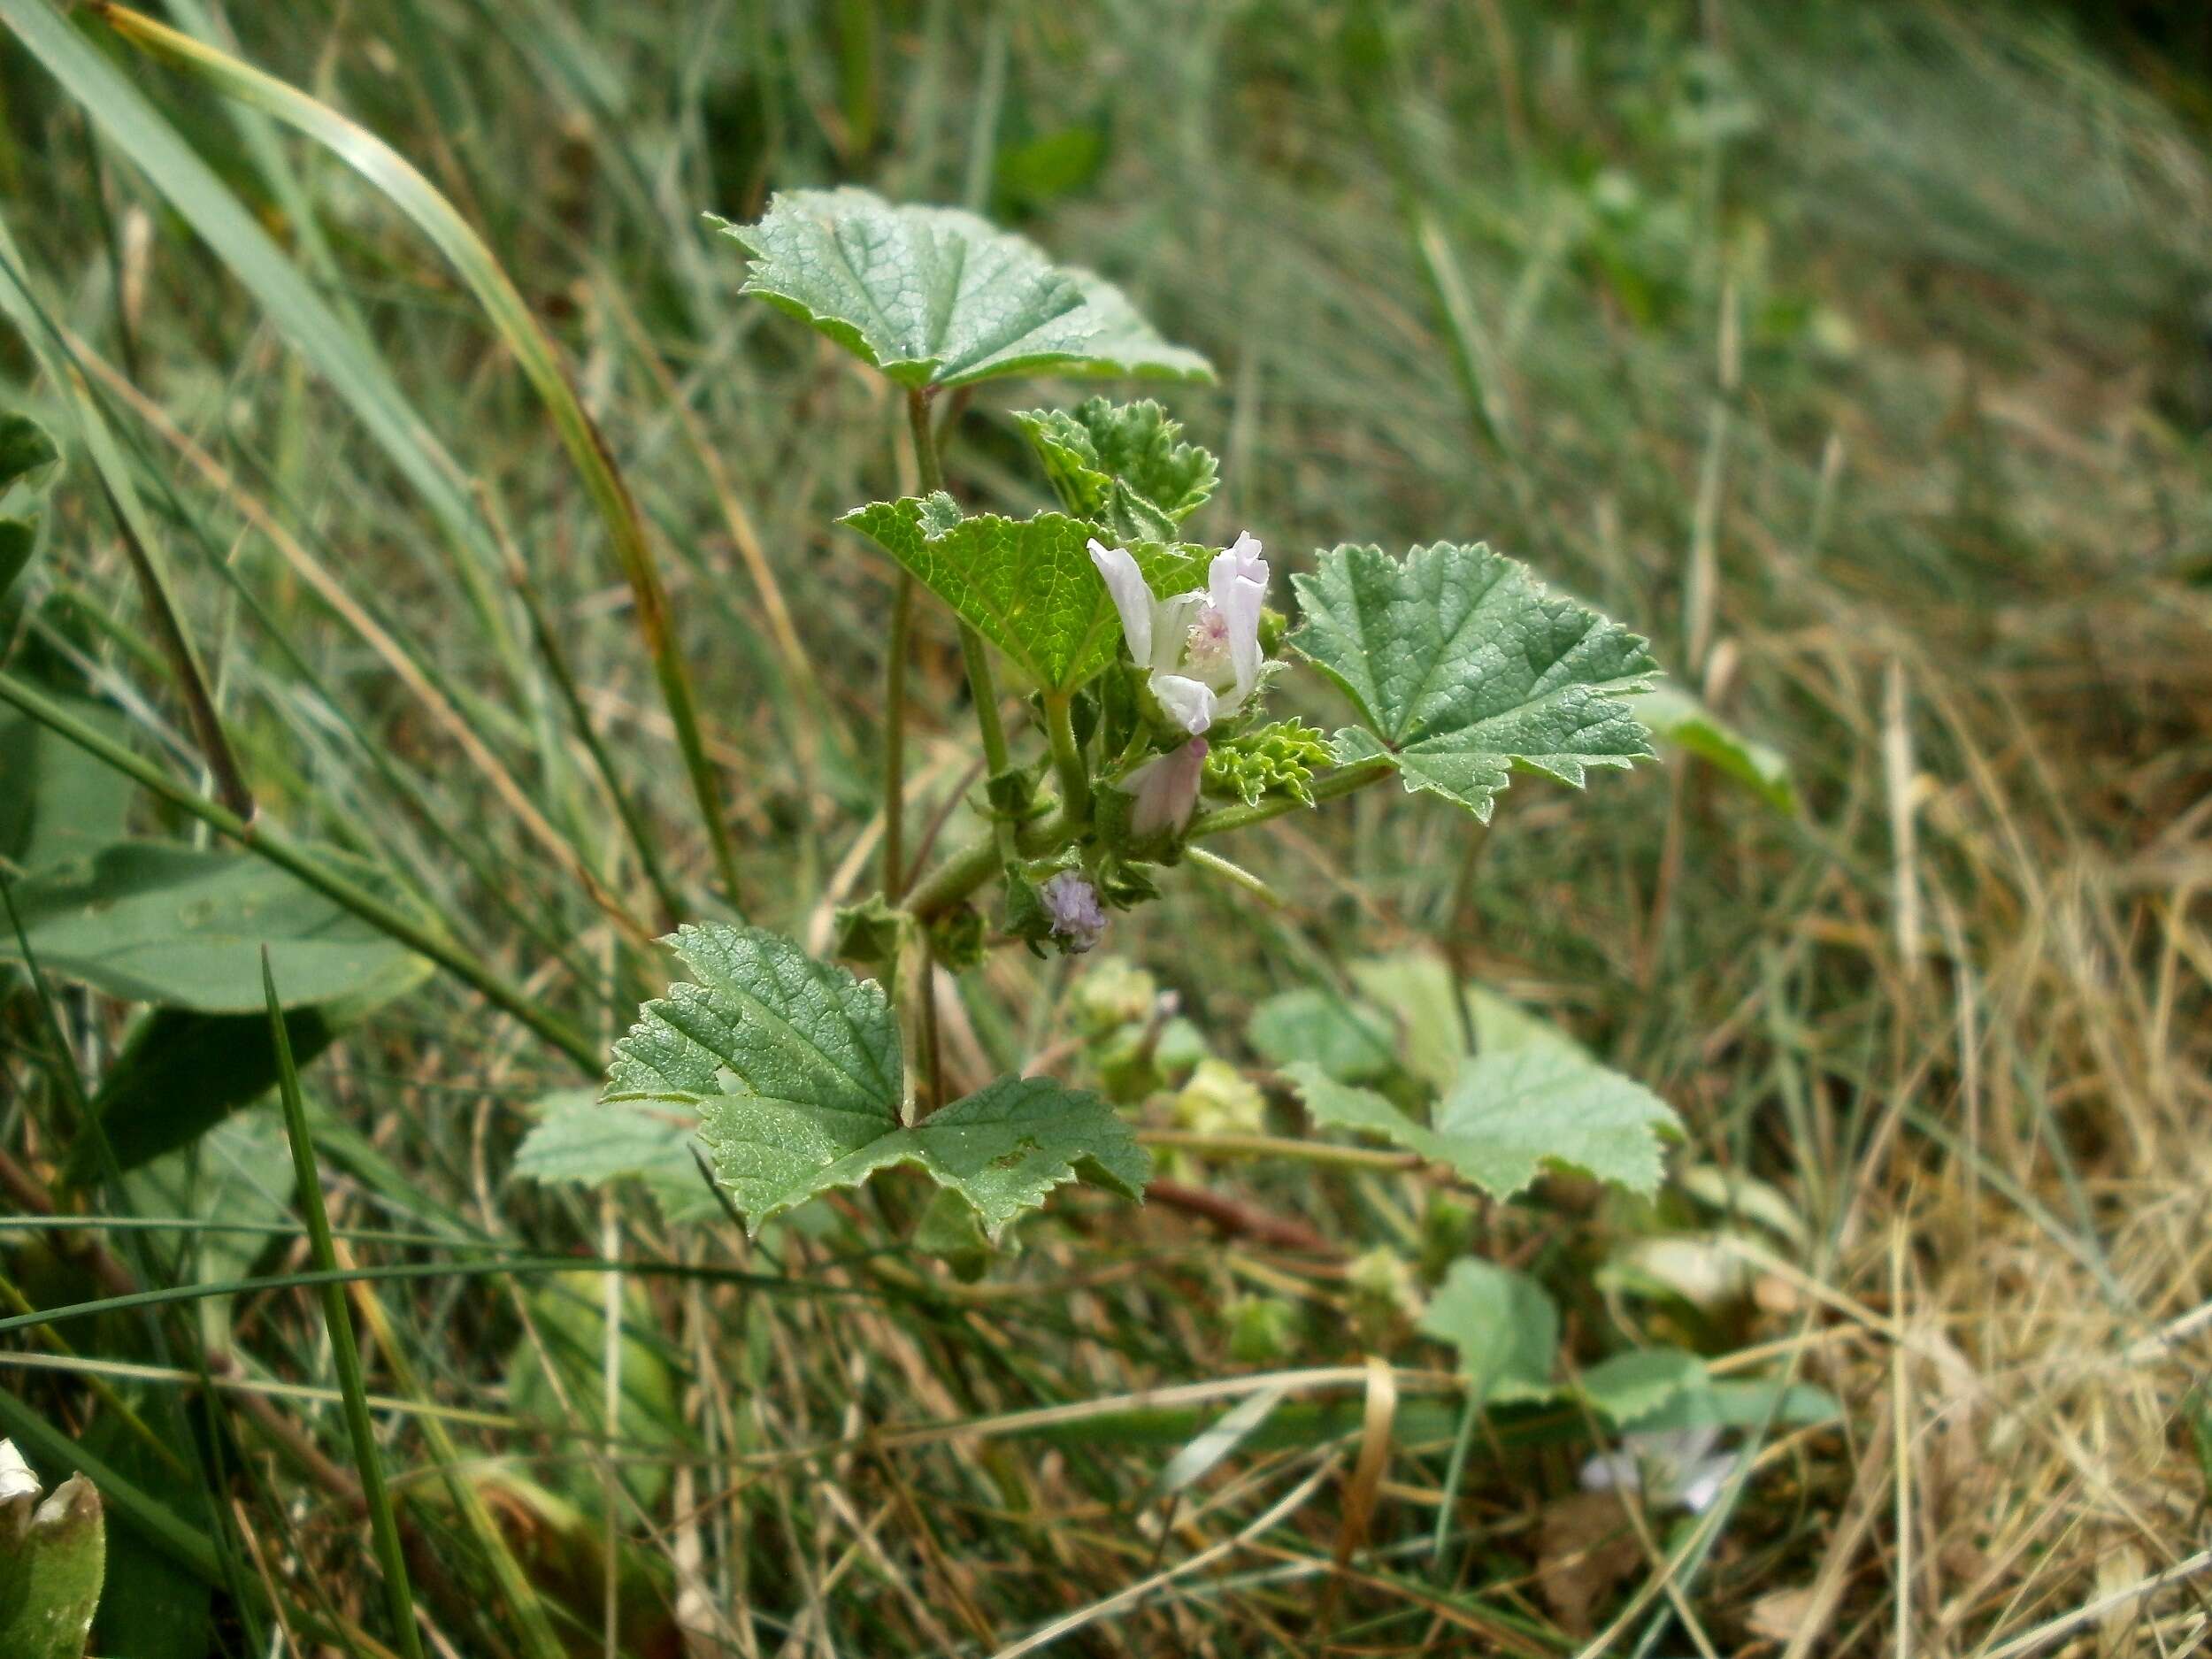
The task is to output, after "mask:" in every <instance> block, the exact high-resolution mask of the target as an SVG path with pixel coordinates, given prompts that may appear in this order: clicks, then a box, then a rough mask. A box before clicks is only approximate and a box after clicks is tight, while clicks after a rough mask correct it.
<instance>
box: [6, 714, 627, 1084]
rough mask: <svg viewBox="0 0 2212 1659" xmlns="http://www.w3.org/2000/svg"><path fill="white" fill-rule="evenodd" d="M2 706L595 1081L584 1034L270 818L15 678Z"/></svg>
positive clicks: (592, 1050) (593, 1058)
mask: <svg viewBox="0 0 2212 1659" xmlns="http://www.w3.org/2000/svg"><path fill="white" fill-rule="evenodd" d="M0 702H4V703H13V704H14V705H15V706H16V707H17V708H19V709H20V710H23V712H24V713H26V714H27V715H29V716H30V717H31V718H33V719H34V720H36V721H37V722H38V723H39V724H40V725H41V726H45V727H47V728H48V729H49V730H50V731H52V732H55V733H58V734H59V735H60V736H62V737H65V738H66V739H68V740H69V741H71V742H72V743H74V744H75V745H76V746H77V747H78V748H79V749H83V750H85V751H86V752H87V753H88V754H90V755H92V756H94V757H96V758H98V759H100V760H102V761H104V762H105V763H106V764H109V765H111V766H112V767H114V768H115V770H116V771H118V772H122V773H123V774H125V775H126V776H127V777H129V778H133V779H135V780H137V781H138V782H139V783H140V784H142V785H143V786H144V787H146V788H149V789H150V790H152V791H153V792H154V793H155V794H156V795H159V796H160V797H161V798H162V799H163V800H165V801H166V802H168V803H170V804H171V805H172V806H174V807H176V808H178V809H179V810H181V811H184V812H187V813H189V814H190V815H191V816H192V817H194V818H197V819H199V820H200V822H201V823H203V824H204V825H206V826H208V827H209V828H210V829H211V830H213V831H214V832H215V833H217V834H219V835H223V836H227V837H228V838H229V839H230V840H232V841H236V842H238V843H239V845H241V846H242V847H244V848H245V849H247V850H248V851H250V852H254V853H257V854H259V855H260V856H262V857H264V858H266V859H267V860H268V861H269V862H270V863H271V864H275V865H276V866H277V867H278V868H280V869H282V870H288V871H289V872H291V873H292V874H294V875H296V876H297V877H298V878H299V879H301V880H303V881H304V882H305V883H307V885H308V886H309V887H313V888H314V889H315V890H316V891H317V892H318V893H320V894H321V895H323V896H324V897H325V898H327V899H329V900H331V901H332V902H334V903H336V904H339V905H342V906H343V907H344V908H345V909H347V910H350V911H352V912H353V913H354V914H355V915H356V916H358V917H359V918H361V919H362V920H363V921H365V922H367V923H368V924H369V925H370V926H373V927H374V928H376V929H378V930H379V931H380V932H381V933H386V934H388V935H389V936H390V937H391V938H393V939H396V940H397V941H399V942H400V943H402V944H403V945H405V946H406V947H407V948H408V949H411V950H414V951H416V952H419V954H420V955H422V956H427V957H429V958H430V960H431V961H433V962H434V963H436V964H438V965H439V966H440V967H442V968H443V969H445V970H446V971H447V972H449V973H451V974H452V975H454V976H455V977H456V978H457V979H460V980H461V981H462V982H463V983H465V984H466V985H468V986H469V987H472V989H473V990H475V991H476V992H477V993H478V994H479V995H481V996H483V997H484V998H485V1000H486V1001H488V1002H491V1003H492V1004H493V1005H494V1006H495V1007H497V1008H501V1009H503V1010H506V1011H507V1012H508V1013H510V1014H511V1015H513V1016H514V1017H515V1018H517V1019H518V1020H520V1021H521V1022H522V1023H523V1024H524V1025H526V1026H528V1027H529V1028H530V1029H531V1030H532V1031H534V1032H535V1033H537V1034H538V1035H539V1036H540V1037H541V1038H543V1039H544V1040H545V1041H547V1042H549V1043H551V1044H552V1045H553V1047H555V1048H558V1049H559V1050H560V1051H561V1052H562V1053H563V1054H565V1055H566V1056H568V1057H569V1058H570V1059H572V1060H573V1061H575V1062H576V1064H578V1065H579V1066H580V1067H582V1068H583V1070H584V1071H585V1072H586V1073H588V1075H591V1076H594V1077H595V1076H597V1075H598V1074H599V1071H600V1069H601V1055H600V1052H599V1049H598V1047H597V1045H596V1044H595V1043H594V1042H593V1041H591V1040H590V1039H589V1038H588V1037H587V1036H585V1035H584V1034H583V1033H581V1032H580V1031H578V1030H577V1029H576V1028H575V1027H574V1026H572V1025H569V1024H568V1023H567V1022H566V1021H565V1020H563V1019H561V1018H558V1017H557V1016H555V1015H553V1014H549V1013H548V1012H547V1011H546V1010H543V1009H542V1008H540V1007H539V1006H538V1005H537V1003H536V1002H534V1001H532V999H531V998H530V997H529V995H526V993H525V992H524V991H522V990H521V989H520V988H519V987H516V986H513V985H510V984H509V983H508V982H507V981H506V980H505V979H502V978H501V977H500V976H499V975H498V974H497V973H496V972H494V971H493V970H492V969H491V967H490V966H489V965H488V964H485V963H482V962H480V961H478V960H477V959H476V958H475V957H474V956H471V955H470V954H469V953H468V952H467V951H465V950H464V949H461V948H460V947H459V946H458V945H456V944H455V943H453V942H452V941H450V940H449V939H446V938H443V937H442V936H441V935H439V934H437V933H433V932H431V931H430V929H428V928H426V927H425V926H422V924H421V923H419V922H418V921H416V920H415V919H414V918H412V917H411V916H409V915H408V914H407V913H406V912H405V911H404V910H401V909H400V908H399V907H398V906H396V905H395V904H392V903H389V902H387V901H386V900H383V899H380V898H379V897H378V896H377V895H375V894H373V893H371V892H369V891H367V890H366V889H365V888H363V887H357V886H356V885H354V883H352V882H350V881H349V880H347V879H345V878H344V877H343V876H340V875H335V874H334V873H332V872H330V871H329V870H327V869H326V868H324V867H323V865H322V864H321V863H320V862H319V861H318V860H317V859H316V858H314V857H313V856H311V855H310V854H309V853H307V852H306V851H305V850H303V849H301V848H298V847H296V846H295V845H294V844H293V843H292V842H291V841H289V840H288V838H287V837H286V836H285V835H284V834H283V833H282V832H281V831H280V830H278V829H277V828H276V827H275V826H273V825H272V824H271V823H269V821H268V820H267V818H255V819H253V820H252V821H250V822H249V821H248V820H247V819H245V818H241V817H240V816H239V815H238V814H237V813H235V812H234V811H232V810H230V809H229V808H227V807H225V806H220V805H219V804H217V803H215V802H212V801H205V800H203V799H201V798H200V796H198V795H195V794H194V793H193V792H192V791H191V790H189V789H188V788H186V787H184V786H183V785H181V784H180V783H179V782H177V781H176V780H175V779H173V778H172V777H170V776H169V775H168V774H167V773H166V772H163V771H162V770H161V768H160V767H158V766H157V765H155V764H153V763H152V762H150V761H149V760H146V759H144V758H143V757H141V756H138V755H135V754H134V753H132V752H131V751H130V750H129V749H126V748H125V747H124V746H123V745H122V744H120V743H119V742H116V741H114V740H113V739H112V738H110V737H108V736H107V735H106V734H105V733H102V732H98V731H96V730H94V729H93V728H92V727H91V726H88V725H86V724H85V723H84V722H83V721H82V720H80V719H78V718H76V716H74V715H73V714H71V713H70V712H69V711H68V710H66V709H64V708H62V707H61V706H60V705H59V704H58V703H54V702H53V701H52V700H50V698H48V697H47V696H46V695H44V694H43V693H42V692H40V691H38V690H36V689H35V688H34V687H30V686H27V685H25V684H24V683H23V682H22V681H21V680H18V679H16V678H15V677H14V676H13V675H12V674H5V673H0Z"/></svg>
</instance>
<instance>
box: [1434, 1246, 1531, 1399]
mask: <svg viewBox="0 0 2212 1659" xmlns="http://www.w3.org/2000/svg"><path fill="white" fill-rule="evenodd" d="M1421 1329H1422V1331H1423V1332H1424V1333H1425V1334H1427V1335H1429V1336H1432V1337H1435V1338H1437V1339H1438V1340H1440V1341H1444V1342H1448V1343H1450V1344H1451V1345H1452V1346H1453V1347H1454V1348H1457V1349H1458V1350H1459V1369H1460V1370H1461V1371H1463V1372H1464V1373H1465V1374H1466V1376H1467V1377H1468V1378H1469V1379H1471V1380H1472V1382H1473V1384H1474V1391H1475V1397H1476V1398H1477V1399H1479V1400H1481V1401H1484V1402H1490V1401H1500V1402H1504V1401H1515V1400H1544V1399H1548V1398H1549V1397H1550V1396H1551V1395H1552V1394H1553V1393H1554V1392H1555V1390H1554V1388H1553V1386H1552V1379H1551V1371H1552V1363H1553V1361H1554V1359H1555V1357H1556V1356H1557V1355H1558V1352H1559V1309H1558V1307H1557V1306H1556V1305H1555V1303H1554V1302H1553V1301H1552V1299H1551V1295H1550V1294H1549V1293H1548V1291H1546V1290H1545V1288H1544V1287H1543V1286H1541V1285H1540V1284H1538V1283H1537V1282H1536V1281H1535V1280H1534V1279H1531V1278H1530V1277H1529V1276H1528V1275H1527V1274H1526V1273H1519V1272H1516V1271H1513V1270H1512V1269H1511V1268H1508V1267H1499V1266H1497V1265H1496V1264H1494V1263H1490V1262H1486V1261H1483V1260H1482V1259H1480V1258H1479V1257H1478V1256H1467V1257H1464V1258H1463V1259H1461V1260H1459V1261H1456V1262H1455V1263H1452V1270H1451V1271H1450V1272H1449V1273H1448V1275H1446V1277H1445V1279H1444V1282H1443V1283H1442V1284H1441V1285H1440V1286H1437V1288H1436V1294H1434V1295H1432V1296H1431V1297H1430V1298H1429V1305H1428V1308H1427V1310H1426V1311H1425V1312H1424V1313H1423V1314H1422V1316H1421Z"/></svg>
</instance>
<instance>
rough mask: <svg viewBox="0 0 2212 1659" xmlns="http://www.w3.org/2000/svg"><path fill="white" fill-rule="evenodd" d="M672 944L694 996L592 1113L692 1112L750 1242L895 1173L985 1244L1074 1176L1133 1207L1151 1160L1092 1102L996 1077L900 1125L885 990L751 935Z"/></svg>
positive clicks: (698, 937)
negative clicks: (788, 1215) (665, 1107)
mask: <svg viewBox="0 0 2212 1659" xmlns="http://www.w3.org/2000/svg"><path fill="white" fill-rule="evenodd" d="M674 943H675V945H676V949H677V950H678V953H679V954H680V956H682V957H683V958H684V960H685V961H686V962H687V963H688V964H690V965H691V967H692V970H693V971H694V972H695V973H697V974H698V976H699V980H700V982H699V983H697V984H680V985H677V986H675V987H672V988H671V990H670V992H669V995H667V996H666V997H665V998H663V999H661V1000H659V1001H657V1002H649V1003H647V1004H646V1005H645V1007H644V1008H643V1010H641V1014H640V1018H639V1020H638V1022H637V1024H636V1025H634V1026H632V1027H631V1029H630V1033H629V1035H628V1036H626V1038H624V1039H623V1040H622V1041H620V1042H619V1043H618V1044H617V1045H616V1047H615V1057H614V1062H613V1064H612V1065H611V1067H610V1068H609V1071H608V1084H607V1090H606V1094H605V1095H604V1097H603V1098H604V1099H606V1100H607V1101H609V1102H625V1101H638V1102H662V1103H666V1102H682V1103H685V1104H688V1105H693V1106H696V1107H697V1108H698V1109H699V1113H700V1137H701V1139H702V1140H703V1141H704V1142H705V1143H706V1146H707V1148H708V1150H709V1152H710V1154H711V1155H712V1157H713V1160H714V1165H715V1172H716V1175H717V1176H718V1179H720V1180H721V1182H722V1184H723V1185H724V1186H725V1187H727V1188H728V1189H729V1190H730V1192H731V1194H733V1197H734V1199H735V1201H736V1203H737V1207H738V1209H739V1210H741V1212H742V1213H743V1214H744V1216H745V1219H746V1225H748V1226H749V1227H750V1228H751V1229H753V1230H754V1231H756V1232H757V1231H758V1230H759V1228H760V1226H761V1225H762V1224H763V1223H764V1222H766V1221H767V1220H769V1219H770V1218H771V1217H774V1216H777V1215H780V1214H781V1213H782V1212H783V1211H785V1210H789V1209H791V1208H792V1207H793V1206H795V1205H797V1204H800V1203H803V1202H805V1201H806V1200H808V1199H810V1198H812V1197H814V1196H815V1195H816V1194H819V1193H823V1192H826V1191H827V1190H829V1189H830V1188H831V1187H851V1186H856V1185H859V1184H860V1183H862V1182H864V1181H865V1180H866V1179H868V1177H869V1176H871V1175H872V1174H873V1173H875V1171H878V1170H880V1169H884V1168H887V1167H888V1166H890V1165H892V1164H917V1165H918V1166H920V1167H921V1168H922V1169H923V1170H924V1171H926V1172H927V1173H928V1174H929V1175H930V1177H931V1178H932V1179H934V1180H935V1181H936V1182H937V1183H938V1184H939V1185H940V1186H941V1187H950V1188H952V1189H953V1190H954V1191H956V1192H957V1193H958V1194H960V1195H961V1196H962V1197H963V1198H965V1199H966V1200H967V1201H968V1202H969V1203H970V1204H971V1205H972V1206H973V1207H974V1209H975V1211H976V1213H977V1215H978V1216H979V1217H980V1219H981V1221H982V1224H983V1227H984V1230H985V1232H986V1233H987V1234H988V1235H989V1236H991V1237H994V1238H995V1237H996V1236H997V1235H998V1233H1000V1232H1001V1230H1002V1229H1003V1228H1004V1226H1005V1225H1006V1224H1007V1222H1009V1221H1010V1220H1011V1219H1012V1218H1013V1217H1014V1216H1016V1215H1017V1214H1018V1213H1019V1212H1020V1211H1022V1210H1026V1209H1031V1208H1033V1207H1035V1206H1036V1205H1038V1204H1041V1203H1042V1202H1043V1201H1044V1198H1045V1195H1046V1194H1048V1192H1049V1191H1050V1190H1051V1189H1052V1188H1053V1187H1056V1186H1058V1185H1059V1184H1060V1183H1061V1182H1063V1181H1066V1180H1070V1179H1075V1178H1077V1177H1078V1176H1081V1177H1082V1178H1084V1179H1089V1180H1092V1181H1094V1182H1096V1183H1097V1184H1099V1185H1102V1186H1104V1187H1108V1188H1110V1189H1111V1190H1113V1191H1115V1192H1118V1193H1120V1194H1123V1195H1124V1196H1126V1197H1132V1198H1134V1197H1139V1196H1141V1194H1142V1192H1143V1187H1144V1182H1145V1179H1146V1178H1147V1174H1148V1168H1149V1164H1148V1159H1147V1158H1146V1156H1145V1154H1144V1152H1143V1150H1142V1149H1141V1148H1139V1147H1138V1145H1137V1144H1136V1141H1135V1138H1134V1137H1133V1135H1132V1134H1131V1133H1130V1132H1129V1128H1128V1126H1127V1125H1125V1124H1124V1123H1123V1122H1122V1121H1121V1120H1120V1118H1118V1117H1116V1116H1115V1115H1114V1112H1113V1110H1112V1108H1110V1106H1108V1105H1107V1104H1106V1103H1105V1102H1103V1101H1101V1100H1099V1099H1098V1098H1097V1097H1096V1096H1094V1095H1091V1094H1082V1093H1079V1092H1077V1091H1074V1090H1071V1089H1069V1088H1067V1087H1064V1086H1063V1085H1061V1084H1058V1083H1056V1082H1053V1081H1051V1080H1050V1079H1043V1078H1002V1079H999V1080H998V1081H996V1082H995V1083H992V1084H990V1085H988V1086H987V1087H984V1088H982V1089H980V1090H979V1091H978V1092H977V1093H975V1094H971V1095H969V1096H968V1097H967V1098H966V1099H964V1100H960V1101H956V1102H953V1103H952V1104H951V1105H949V1106H947V1107H945V1108H944V1109H943V1110H941V1111H939V1112H937V1113H936V1114H934V1115H933V1117H931V1118H929V1119H928V1120H927V1121H926V1122H924V1123H921V1124H918V1125H907V1124H905V1123H903V1122H902V1116H901V1109H902V1078H903V1067H902V1062H901V1059H900V1055H899V1043H898V1030H897V1025H896V1022H895V1019H894V1018H893V1016H892V1011H891V1006H890V1002H889V1001H888V999H887V997H886V996H885V995H884V992H883V988H882V987H880V986H879V985H877V984H875V983H873V982H872V981H869V980H863V979H855V978H854V977H853V976H852V975H851V974H849V973H848V972H845V971H844V970H843V969H841V968H838V967H833V966H832V965H830V964H825V963H819V962H816V961H815V960H813V959H812V958H811V957H810V956H807V955H806V953H805V952H804V951H803V950H801V949H799V947H798V946H796V945H795V944H793V943H792V942H791V941H788V940H787V939H783V938H780V936H778V935H776V934H774V933H765V932H763V931H762V930H760V929H757V928H739V927H731V926H725V925H721V924H715V925H710V926H690V927H686V928H683V929H682V930H680V932H679V933H677V935H676V936H675V940H674Z"/></svg>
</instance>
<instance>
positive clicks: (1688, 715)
mask: <svg viewBox="0 0 2212 1659" xmlns="http://www.w3.org/2000/svg"><path fill="white" fill-rule="evenodd" d="M1628 706H1629V707H1630V709H1631V710H1633V711H1634V713H1635V716H1636V718H1638V719H1640V720H1641V721H1642V722H1643V723H1644V724H1645V725H1646V726H1649V727H1650V728H1651V729H1652V732H1653V733H1654V734H1655V735H1656V736H1657V737H1658V738H1659V739H1660V740H1661V741H1663V742H1668V743H1672V744H1673V745H1674V746H1675V747H1676V748H1678V749H1687V750H1688V751H1689V752H1690V753H1691V754H1693V755H1695V756H1697V757H1699V758H1700V759H1701V760H1705V761H1709V762H1711V763H1712V764H1713V766H1714V767H1715V768H1716V769H1717V770H1718V771H1719V772H1720V773H1721V775H1722V776H1723V777H1725V778H1728V779H1731V780H1733V781H1735V782H1737V783H1740V784H1741V785H1743V787H1745V788H1747V789H1748V790H1750V791H1751V792H1752V794H1754V795H1757V796H1758V797H1759V799H1761V800H1762V801H1763V802H1765V803H1767V804H1768V805H1769V806H1770V807H1772V808H1773V809H1774V810H1776V811H1777V812H1780V813H1783V814H1786V815H1790V814H1794V813H1795V812H1796V810H1797V782H1796V780H1795V779H1793V777H1792V776H1791V775H1790V764H1789V762H1788V761H1787V760H1786V759H1785V758H1783V757H1782V755H1781V753H1780V751H1778V750H1777V749H1770V748H1768V747H1767V745H1766V744H1764V743H1761V742H1757V741H1754V740H1753V739H1751V738H1748V737H1746V736H1745V735H1744V734H1743V733H1741V732H1739V731H1738V730H1737V729H1736V728H1735V727H1734V726H1731V725H1729V724H1728V723H1727V722H1726V721H1725V720H1723V719H1722V718H1720V717H1719V716H1718V715H1717V714H1715V713H1713V711H1712V710H1709V709H1708V708H1707V707H1706V706H1705V705H1704V704H1703V703H1700V702H1699V701H1698V700H1697V699H1696V698H1695V697H1693V696H1692V695H1690V694H1689V693H1688V692H1686V691H1681V690H1678V689H1677V688H1676V687H1672V686H1655V687H1653V688H1652V689H1651V690H1649V691H1646V692H1640V693H1639V694H1638V695H1635V696H1632V697H1631V698H1630V699H1629V700H1628Z"/></svg>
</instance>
